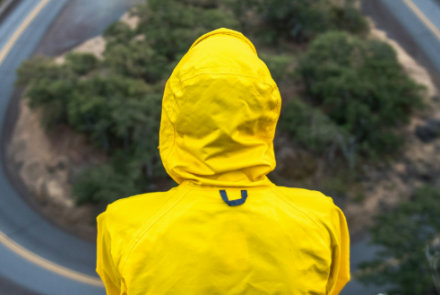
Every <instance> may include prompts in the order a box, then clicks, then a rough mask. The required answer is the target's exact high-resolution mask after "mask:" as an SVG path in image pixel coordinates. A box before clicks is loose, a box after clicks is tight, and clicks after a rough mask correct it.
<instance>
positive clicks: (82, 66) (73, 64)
mask: <svg viewBox="0 0 440 295" xmlns="http://www.w3.org/2000/svg"><path fill="white" fill-rule="evenodd" d="M66 63H67V64H68V66H69V67H70V68H71V69H72V71H73V72H74V73H75V74H77V75H80V76H82V75H85V74H87V73H89V72H91V71H93V70H95V69H96V68H97V67H98V64H99V61H98V59H97V58H96V56H95V55H93V54H91V53H69V54H67V55H66Z"/></svg>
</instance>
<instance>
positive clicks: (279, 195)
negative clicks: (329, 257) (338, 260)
mask: <svg viewBox="0 0 440 295" xmlns="http://www.w3.org/2000/svg"><path fill="white" fill-rule="evenodd" d="M271 191H272V192H273V193H275V194H276V195H277V196H278V197H279V198H280V199H281V200H283V201H284V202H286V203H287V204H289V205H290V206H292V207H293V208H294V209H295V210H296V211H298V212H300V213H301V214H303V215H305V216H307V217H308V218H309V219H310V220H312V221H313V222H314V223H315V224H316V225H317V226H318V227H319V228H320V229H321V231H322V232H324V233H325V230H324V229H323V228H322V226H321V225H320V224H319V223H318V222H317V221H316V220H315V219H314V218H312V217H311V216H310V215H309V214H307V213H306V212H304V211H303V210H301V209H299V208H298V207H296V206H295V205H293V204H292V203H291V202H288V201H287V200H286V199H285V198H284V197H283V196H281V194H280V193H278V192H277V191H275V190H274V189H271ZM324 236H326V239H327V240H328V242H329V243H331V240H330V237H328V236H327V235H326V234H324Z"/></svg>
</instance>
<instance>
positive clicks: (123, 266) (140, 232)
mask: <svg viewBox="0 0 440 295" xmlns="http://www.w3.org/2000/svg"><path fill="white" fill-rule="evenodd" d="M190 191H191V190H187V191H186V192H184V193H183V194H182V196H181V197H180V198H179V199H178V200H176V201H175V202H174V204H172V205H171V206H170V207H169V208H168V209H167V210H165V212H162V214H160V215H159V216H158V217H157V218H156V219H155V220H154V221H153V222H151V224H150V225H149V226H147V227H146V228H144V226H145V224H146V223H147V222H148V221H149V220H148V221H146V222H145V223H144V224H143V226H142V227H141V229H140V230H139V231H138V233H137V234H136V238H135V239H134V242H133V244H132V245H131V247H130V249H129V250H128V252H127V255H126V257H125V259H124V261H123V262H122V265H121V274H120V275H121V277H123V273H124V268H125V264H126V262H127V260H128V258H129V257H130V255H131V253H132V252H133V250H134V248H135V247H136V245H137V243H138V242H139V240H140V239H141V238H142V237H143V236H144V235H145V234H146V233H147V232H148V230H149V229H150V228H151V227H152V226H153V225H155V224H156V223H157V222H158V221H159V220H160V219H161V218H162V217H163V216H165V215H166V214H167V213H168V212H170V211H171V209H173V208H174V207H175V206H176V205H177V204H178V203H180V201H182V199H183V198H184V197H185V196H186V195H187V194H188V193H189V192H190ZM173 196H174V195H173ZM173 196H171V197H170V198H172V197H173ZM142 229H143V230H142Z"/></svg>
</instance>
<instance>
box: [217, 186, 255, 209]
mask: <svg viewBox="0 0 440 295" xmlns="http://www.w3.org/2000/svg"><path fill="white" fill-rule="evenodd" d="M220 195H221V196H222V199H223V201H225V203H226V204H228V205H229V206H238V205H243V204H244V202H246V198H247V196H248V195H247V191H246V190H242V191H241V199H238V200H233V201H229V200H228V195H227V194H226V191H225V190H220Z"/></svg>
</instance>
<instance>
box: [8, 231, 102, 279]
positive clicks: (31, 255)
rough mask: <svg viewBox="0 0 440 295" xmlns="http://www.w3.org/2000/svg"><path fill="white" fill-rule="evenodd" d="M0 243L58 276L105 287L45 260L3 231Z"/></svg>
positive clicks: (90, 277)
mask: <svg viewBox="0 0 440 295" xmlns="http://www.w3.org/2000/svg"><path fill="white" fill-rule="evenodd" d="M0 243H2V244H3V245H5V246H6V247H7V248H8V249H10V250H11V251H13V252H14V253H16V254H18V255H19V256H21V257H23V258H25V259H27V260H29V261H31V262H33V263H35V264H37V265H38V266H40V267H43V268H45V269H47V270H50V271H52V272H54V273H56V274H58V275H62V276H64V277H68V278H69V279H73V280H76V281H80V282H83V283H86V284H89V285H93V286H98V287H103V283H102V282H101V280H100V279H98V278H95V277H92V276H89V275H85V274H82V273H79V272H76V271H74V270H71V269H68V268H66V267H63V266H60V265H58V264H55V263H53V262H51V261H49V260H47V259H44V258H43V257H40V256H38V255H36V254H34V253H32V252H30V251H28V250H27V249H25V248H23V247H22V246H20V245H19V244H17V243H16V242H14V241H13V240H11V239H10V238H8V236H6V235H5V234H4V233H3V232H2V231H0Z"/></svg>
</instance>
